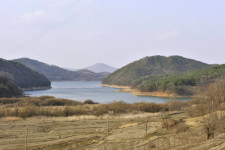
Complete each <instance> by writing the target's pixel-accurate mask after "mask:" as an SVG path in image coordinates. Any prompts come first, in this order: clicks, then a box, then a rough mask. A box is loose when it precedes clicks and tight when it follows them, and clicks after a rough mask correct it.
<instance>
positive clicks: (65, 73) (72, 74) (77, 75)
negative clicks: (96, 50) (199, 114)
mask: <svg viewBox="0 0 225 150" xmlns="http://www.w3.org/2000/svg"><path fill="white" fill-rule="evenodd" d="M13 61H15V62H19V63H21V64H24V65H25V66H27V67H29V68H31V69H32V70H34V71H37V72H39V73H41V74H43V75H45V76H46V77H47V78H48V79H49V80H51V81H63V80H74V81H101V80H102V78H104V77H105V76H107V75H108V74H109V73H106V72H102V73H94V72H92V71H89V70H86V69H83V70H78V71H69V70H66V69H63V68H60V67H57V66H54V65H48V64H45V63H42V62H39V61H37V60H32V59H29V58H20V59H15V60H13Z"/></svg>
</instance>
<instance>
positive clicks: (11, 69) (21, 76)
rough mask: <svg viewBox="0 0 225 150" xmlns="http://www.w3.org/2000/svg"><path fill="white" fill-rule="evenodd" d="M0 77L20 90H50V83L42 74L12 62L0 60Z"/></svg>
mask: <svg viewBox="0 0 225 150" xmlns="http://www.w3.org/2000/svg"><path fill="white" fill-rule="evenodd" d="M0 76H1V77H7V78H8V79H9V80H10V81H12V82H13V83H15V84H16V85H17V86H19V87H21V88H28V89H31V88H38V89H40V88H50V85H51V82H50V81H49V80H48V79H47V78H46V77H45V76H43V75H42V74H40V73H38V72H35V71H33V70H32V69H30V68H28V67H26V66H24V65H22V64H20V63H17V62H13V61H8V60H4V59H0Z"/></svg>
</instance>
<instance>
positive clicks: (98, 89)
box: [25, 81, 187, 103]
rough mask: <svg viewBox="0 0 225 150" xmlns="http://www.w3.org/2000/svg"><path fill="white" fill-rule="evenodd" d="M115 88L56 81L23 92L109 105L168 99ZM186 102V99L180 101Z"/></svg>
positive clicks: (163, 101)
mask: <svg viewBox="0 0 225 150" xmlns="http://www.w3.org/2000/svg"><path fill="white" fill-rule="evenodd" d="M118 90H119V89H117V88H112V87H102V86H101V82H99V81H57V82H52V88H51V89H49V90H37V91H25V94H29V95H31V96H43V95H50V96H54V97H56V98H66V99H73V100H79V101H85V100H87V99H91V100H93V101H95V102H99V103H111V102H113V101H124V102H127V103H135V102H154V103H165V102H167V101H169V100H170V99H169V98H162V97H150V96H136V95H132V94H130V93H124V92H115V91H118ZM180 100H187V99H180Z"/></svg>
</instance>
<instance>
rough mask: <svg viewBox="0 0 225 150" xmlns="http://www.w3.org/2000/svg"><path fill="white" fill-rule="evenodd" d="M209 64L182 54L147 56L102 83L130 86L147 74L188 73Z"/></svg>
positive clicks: (116, 72) (111, 75)
mask: <svg viewBox="0 0 225 150" xmlns="http://www.w3.org/2000/svg"><path fill="white" fill-rule="evenodd" d="M209 66H210V65H208V64H205V63H202V62H199V61H196V60H193V59H188V58H184V57H181V56H170V57H164V56H152V57H145V58H142V59H140V60H138V61H135V62H133V63H130V64H128V65H127V66H125V67H123V68H121V69H119V70H117V71H115V72H114V73H112V74H110V75H109V76H107V77H106V78H104V79H103V81H102V83H103V84H111V85H128V86H130V85H131V84H132V81H134V80H137V79H139V78H141V77H144V76H147V75H159V74H177V73H186V72H189V71H193V70H198V69H202V68H206V67H209Z"/></svg>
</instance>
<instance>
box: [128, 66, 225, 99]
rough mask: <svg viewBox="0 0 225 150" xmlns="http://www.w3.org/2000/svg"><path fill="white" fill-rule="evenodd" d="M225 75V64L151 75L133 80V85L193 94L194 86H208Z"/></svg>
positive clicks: (147, 88) (145, 88) (143, 89)
mask: <svg viewBox="0 0 225 150" xmlns="http://www.w3.org/2000/svg"><path fill="white" fill-rule="evenodd" d="M224 76H225V64H223V65H217V66H212V67H209V68H204V69H200V70H196V71H192V72H188V73H184V74H170V75H150V76H145V77H142V78H139V79H137V80H134V81H132V84H131V85H132V87H133V88H136V89H138V90H140V91H148V92H153V91H169V92H173V93H176V94H178V95H182V96H185V95H193V94H194V87H196V86H203V87H204V86H206V85H208V84H209V83H213V82H214V81H215V80H216V79H219V78H221V77H224Z"/></svg>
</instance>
